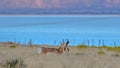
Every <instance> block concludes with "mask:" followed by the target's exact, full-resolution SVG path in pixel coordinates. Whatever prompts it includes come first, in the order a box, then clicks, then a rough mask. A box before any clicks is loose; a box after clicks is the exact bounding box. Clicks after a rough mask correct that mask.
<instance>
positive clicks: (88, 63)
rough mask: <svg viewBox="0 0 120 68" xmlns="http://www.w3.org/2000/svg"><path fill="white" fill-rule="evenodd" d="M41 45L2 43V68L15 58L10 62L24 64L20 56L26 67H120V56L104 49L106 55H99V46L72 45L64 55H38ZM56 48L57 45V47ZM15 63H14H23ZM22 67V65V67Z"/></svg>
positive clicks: (0, 45) (0, 62)
mask: <svg viewBox="0 0 120 68" xmlns="http://www.w3.org/2000/svg"><path fill="white" fill-rule="evenodd" d="M38 47H40V46H33V47H32V48H31V47H29V46H28V47H27V46H17V47H16V48H10V44H9V45H8V44H0V59H1V60H0V68H3V64H4V63H3V61H4V62H5V60H7V62H8V60H9V59H11V58H13V59H12V60H11V61H9V62H10V63H13V61H15V60H16V57H17V58H18V59H17V61H18V62H19V63H21V64H22V62H21V60H19V57H20V58H21V59H22V60H23V67H24V65H25V68H120V65H119V63H120V57H114V56H112V55H115V56H119V55H118V54H119V53H117V54H116V52H114V51H108V50H105V49H103V51H104V52H105V55H102V56H100V55H98V53H97V52H98V51H99V48H91V47H87V48H85V49H84V48H83V49H79V48H77V47H70V52H64V53H63V54H62V55H56V54H47V55H40V54H39V55H38V54H37V52H36V49H37V48H38ZM55 48H56V47H55ZM21 64H18V63H15V64H14V65H15V66H16V65H21ZM21 68H22V67H21Z"/></svg>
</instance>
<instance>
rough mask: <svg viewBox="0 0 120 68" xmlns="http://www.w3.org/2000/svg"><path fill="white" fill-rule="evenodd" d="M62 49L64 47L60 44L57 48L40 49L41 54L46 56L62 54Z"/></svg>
mask: <svg viewBox="0 0 120 68" xmlns="http://www.w3.org/2000/svg"><path fill="white" fill-rule="evenodd" d="M64 47H65V45H64V44H62V45H61V46H60V47H59V48H48V47H42V52H41V54H47V53H56V54H62V53H63V52H64Z"/></svg>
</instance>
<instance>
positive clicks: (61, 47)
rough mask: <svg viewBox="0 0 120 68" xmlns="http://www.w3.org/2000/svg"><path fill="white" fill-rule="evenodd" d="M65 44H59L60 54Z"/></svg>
mask: <svg viewBox="0 0 120 68" xmlns="http://www.w3.org/2000/svg"><path fill="white" fill-rule="evenodd" d="M65 46H66V44H61V45H60V46H59V48H58V50H59V52H60V53H63V52H64V48H65Z"/></svg>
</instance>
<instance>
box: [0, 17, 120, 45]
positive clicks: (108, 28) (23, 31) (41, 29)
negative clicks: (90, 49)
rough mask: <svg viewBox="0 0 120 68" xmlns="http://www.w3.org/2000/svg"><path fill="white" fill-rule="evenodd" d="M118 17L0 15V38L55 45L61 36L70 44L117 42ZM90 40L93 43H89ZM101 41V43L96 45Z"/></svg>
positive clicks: (1, 39)
mask: <svg viewBox="0 0 120 68" xmlns="http://www.w3.org/2000/svg"><path fill="white" fill-rule="evenodd" d="M119 26H120V16H112V15H73V16H72V15H48V16H44V15H43V16H36V15H33V16H32V15H28V16H0V41H1V42H7V41H13V42H14V41H15V42H20V43H21V44H27V43H28V41H29V39H31V40H32V43H33V44H50V45H59V44H60V42H61V41H62V40H63V39H64V40H66V39H69V40H70V45H78V44H81V43H85V44H88V40H89V45H92V44H94V45H98V44H99V40H101V41H104V44H105V45H110V46H113V45H114V42H116V45H120V30H119V29H120V27H119ZM93 41H94V43H93ZM102 44H103V43H102V42H101V43H100V45H102Z"/></svg>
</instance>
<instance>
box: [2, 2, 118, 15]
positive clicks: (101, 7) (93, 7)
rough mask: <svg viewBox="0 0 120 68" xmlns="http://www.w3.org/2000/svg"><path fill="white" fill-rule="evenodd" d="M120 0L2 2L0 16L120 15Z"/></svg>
mask: <svg viewBox="0 0 120 68" xmlns="http://www.w3.org/2000/svg"><path fill="white" fill-rule="evenodd" d="M119 11H120V0H0V14H120V12H119Z"/></svg>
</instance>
